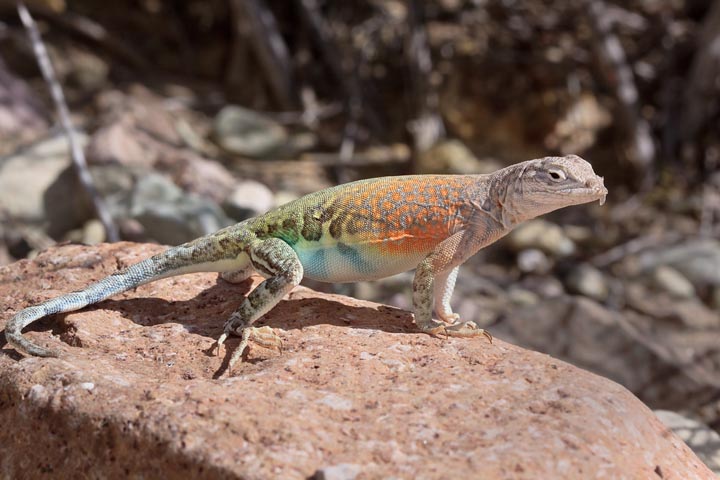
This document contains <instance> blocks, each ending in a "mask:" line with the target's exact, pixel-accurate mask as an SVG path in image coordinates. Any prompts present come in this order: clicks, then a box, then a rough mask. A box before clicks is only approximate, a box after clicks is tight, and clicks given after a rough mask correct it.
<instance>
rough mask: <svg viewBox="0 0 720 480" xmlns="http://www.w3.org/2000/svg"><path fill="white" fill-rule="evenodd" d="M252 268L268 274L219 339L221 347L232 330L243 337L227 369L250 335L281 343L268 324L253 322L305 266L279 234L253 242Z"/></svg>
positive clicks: (294, 281)
mask: <svg viewBox="0 0 720 480" xmlns="http://www.w3.org/2000/svg"><path fill="white" fill-rule="evenodd" d="M249 255H250V262H251V263H252V266H253V268H254V269H255V270H256V271H258V272H260V273H261V274H263V275H264V276H266V277H267V279H266V280H265V281H264V282H262V283H261V284H260V285H258V286H257V287H256V288H255V289H254V290H253V291H252V292H250V295H248V296H247V298H245V300H243V302H242V303H241V304H240V307H239V308H238V309H237V310H236V311H235V312H234V313H233V314H232V315H231V316H230V318H229V319H228V321H227V322H226V323H225V331H224V333H223V334H222V335H221V336H220V338H219V339H218V341H217V346H218V351H219V349H220V346H221V345H222V344H223V342H224V341H225V339H226V338H227V337H228V335H229V334H231V333H234V334H236V335H240V337H241V341H240V345H239V346H238V348H237V349H236V350H235V351H234V352H233V354H232V357H231V358H230V363H229V364H228V371H230V370H232V367H233V365H234V364H235V363H236V362H237V361H238V360H239V359H240V357H241V355H242V353H243V351H244V350H245V348H246V347H247V345H248V342H249V341H250V340H251V339H255V340H257V341H258V342H259V343H261V344H263V345H265V346H278V345H279V344H280V341H279V339H278V338H277V335H275V333H274V332H272V329H270V328H269V327H262V328H255V327H253V326H252V324H253V323H254V322H255V321H256V320H257V319H258V318H260V317H262V316H263V315H265V314H266V313H267V312H268V311H269V310H270V309H272V308H273V307H274V306H275V305H276V304H277V303H278V302H279V301H280V300H281V299H282V298H283V297H284V296H285V294H287V293H289V292H290V290H292V289H293V288H294V287H295V286H297V285H298V284H299V283H300V280H302V277H303V266H302V263H300V259H298V257H297V255H296V254H295V251H294V250H293V249H292V248H291V247H290V245H288V244H287V243H285V242H284V241H282V240H280V239H279V238H270V239H267V240H262V241H258V242H256V243H254V244H252V245H251V246H250V250H249Z"/></svg>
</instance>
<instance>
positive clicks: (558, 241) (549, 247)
mask: <svg viewBox="0 0 720 480" xmlns="http://www.w3.org/2000/svg"><path fill="white" fill-rule="evenodd" d="M508 245H509V246H510V248H512V249H513V250H514V251H516V252H520V251H522V250H525V249H528V248H536V249H540V250H542V251H543V252H545V253H548V254H550V255H552V256H553V257H555V258H562V257H566V256H568V255H572V254H573V253H574V252H575V243H574V242H573V241H572V240H570V239H569V238H568V237H567V235H565V232H563V229H562V228H560V227H559V226H558V225H555V224H554V223H550V222H548V221H546V220H530V221H529V222H525V223H523V224H521V225H520V226H518V227H517V228H516V229H515V230H513V231H512V232H510V234H509V235H508Z"/></svg>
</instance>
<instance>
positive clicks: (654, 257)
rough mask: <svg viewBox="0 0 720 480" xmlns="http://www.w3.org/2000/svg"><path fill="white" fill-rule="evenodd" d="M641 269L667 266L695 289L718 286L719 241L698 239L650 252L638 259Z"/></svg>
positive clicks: (719, 277) (719, 270)
mask: <svg viewBox="0 0 720 480" xmlns="http://www.w3.org/2000/svg"><path fill="white" fill-rule="evenodd" d="M639 262H640V266H641V268H643V269H644V270H646V271H651V270H652V269H654V268H656V267H657V266H659V265H668V266H671V267H673V268H675V269H676V270H678V271H679V272H681V273H682V274H683V275H685V277H687V279H688V280H690V281H691V282H692V284H693V285H694V286H695V287H696V288H704V287H707V286H720V241H718V240H713V239H698V240H692V241H688V242H685V243H683V244H681V245H676V246H674V247H669V248H668V247H665V248H663V249H662V250H651V251H649V252H645V253H643V254H642V255H640V257H639Z"/></svg>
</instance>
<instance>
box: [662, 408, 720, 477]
mask: <svg viewBox="0 0 720 480" xmlns="http://www.w3.org/2000/svg"><path fill="white" fill-rule="evenodd" d="M655 415H657V416H658V418H659V419H660V421H661V422H663V423H664V424H665V426H666V427H668V428H669V429H670V430H672V431H673V433H675V435H677V436H678V437H680V438H681V439H682V440H683V441H684V442H685V443H687V445H688V446H689V447H690V448H691V449H692V451H693V452H695V454H696V455H697V456H698V457H700V460H702V461H703V462H704V463H705V465H707V466H708V467H709V468H710V469H711V470H712V471H713V472H714V473H715V474H716V475H720V435H719V434H718V433H717V432H716V431H715V430H713V429H711V428H710V427H708V426H707V425H705V424H703V423H702V422H699V421H697V420H693V419H692V418H687V417H684V416H682V415H680V414H679V413H676V412H671V411H669V410H655Z"/></svg>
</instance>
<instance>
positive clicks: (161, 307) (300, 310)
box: [88, 280, 417, 339]
mask: <svg viewBox="0 0 720 480" xmlns="http://www.w3.org/2000/svg"><path fill="white" fill-rule="evenodd" d="M251 290H252V282H251V281H249V280H248V281H246V282H242V283H239V284H231V283H228V282H225V281H223V280H218V281H217V283H216V284H215V285H213V286H211V287H209V288H207V289H205V290H203V291H201V292H200V293H198V294H197V295H196V296H195V297H193V298H190V299H188V300H176V301H168V300H164V299H160V298H153V297H148V298H132V299H123V300H104V301H102V302H99V303H97V304H95V305H93V306H91V307H88V309H91V308H97V309H107V310H114V311H117V312H119V313H121V314H122V315H123V316H124V317H125V318H128V319H130V320H132V321H133V322H135V323H137V324H139V325H144V326H152V325H158V324H163V323H171V322H175V323H180V324H182V325H184V326H185V327H187V328H188V329H189V330H190V331H192V332H193V333H197V334H200V335H206V336H208V337H211V338H213V339H216V338H218V337H219V336H220V334H221V333H222V331H223V326H224V324H225V321H226V320H227V319H228V318H229V317H230V315H232V313H233V312H234V311H235V310H236V309H237V308H238V307H239V306H240V304H241V303H242V301H243V300H244V299H245V297H246V295H247V294H248V293H250V291H251ZM379 312H380V313H382V314H381V315H379ZM388 314H389V315H392V317H393V321H392V322H388V321H387V315H388ZM379 317H381V318H382V321H381V319H380V318H379ZM321 324H325V325H337V326H347V327H351V328H363V329H372V330H382V331H386V332H395V333H398V332H414V331H417V328H416V327H415V325H414V322H413V318H412V315H411V314H410V313H409V312H407V311H405V310H401V309H398V308H392V307H386V306H380V307H378V308H377V309H375V308H369V307H360V306H350V305H345V304H343V303H340V302H336V301H332V300H328V299H324V298H297V299H294V298H292V294H291V295H290V298H289V299H286V300H282V301H280V303H278V305H276V306H275V307H274V308H273V309H272V310H270V312H268V313H267V314H265V315H264V316H263V317H261V318H260V319H259V320H258V321H257V322H256V323H255V325H256V326H261V325H269V326H270V327H273V328H281V329H283V330H292V329H300V328H303V327H308V326H311V325H321Z"/></svg>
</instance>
